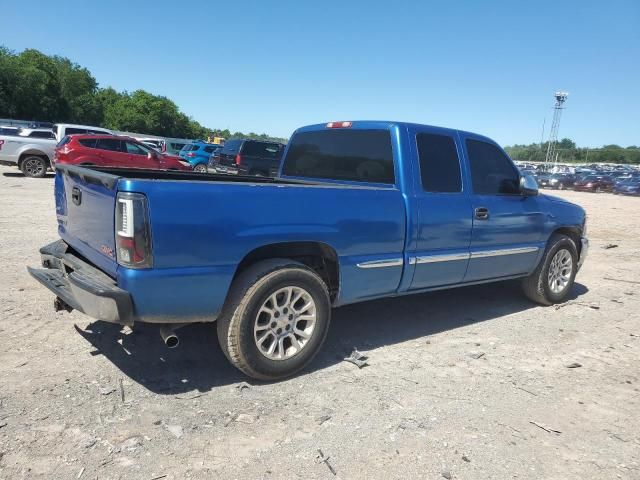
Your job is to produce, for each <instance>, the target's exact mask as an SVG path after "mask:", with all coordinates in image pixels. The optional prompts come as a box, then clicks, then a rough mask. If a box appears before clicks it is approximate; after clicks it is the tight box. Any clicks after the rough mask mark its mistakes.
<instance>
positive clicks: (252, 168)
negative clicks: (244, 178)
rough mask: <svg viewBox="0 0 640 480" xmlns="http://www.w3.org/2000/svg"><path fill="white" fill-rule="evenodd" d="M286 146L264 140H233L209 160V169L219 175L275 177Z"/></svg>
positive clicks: (226, 143) (227, 142) (228, 141)
mask: <svg viewBox="0 0 640 480" xmlns="http://www.w3.org/2000/svg"><path fill="white" fill-rule="evenodd" d="M284 147H285V146H284V144H282V143H277V142H267V141H263V140H246V139H231V140H227V141H226V142H225V144H224V147H222V148H221V149H220V150H218V151H217V152H216V153H214V154H213V155H212V157H211V159H210V160H209V168H210V169H212V170H213V171H215V172H218V173H228V174H232V175H255V176H261V177H275V176H276V175H277V174H278V169H279V167H280V159H281V158H282V152H283V151H284Z"/></svg>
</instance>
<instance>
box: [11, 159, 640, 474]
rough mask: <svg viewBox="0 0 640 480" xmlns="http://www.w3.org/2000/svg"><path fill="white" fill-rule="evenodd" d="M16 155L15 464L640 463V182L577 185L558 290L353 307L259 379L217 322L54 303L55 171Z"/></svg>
mask: <svg viewBox="0 0 640 480" xmlns="http://www.w3.org/2000/svg"><path fill="white" fill-rule="evenodd" d="M0 173H1V174H2V175H0V192H2V193H1V198H2V207H3V208H2V210H1V211H0V229H1V232H0V245H1V246H2V261H3V268H2V271H1V273H0V283H1V284H2V285H3V289H2V290H1V291H0V309H1V310H0V311H1V312H2V315H1V316H0V333H1V338H2V342H1V343H2V348H1V349H0V382H1V383H0V385H1V389H0V478H7V479H9V478H11V479H14V478H56V479H63V478H64V479H66V478H69V479H72V478H74V479H75V478H81V479H95V478H100V479H106V478H114V479H115V478H122V479H147V480H151V479H160V478H166V479H183V478H256V479H257V478H265V479H272V478H273V479H281V478H287V479H288V478H304V479H308V478H319V479H323V478H326V479H329V478H346V479H359V478H385V479H387V478H427V479H441V478H453V479H485V478H496V479H505V478H519V479H568V478H572V479H573V478H575V479H587V478H589V479H591V478H594V479H611V478H624V479H640V419H639V413H640V362H639V360H640V313H639V309H638V307H639V304H640V290H639V289H638V286H639V285H640V273H639V270H640V268H639V267H640V253H639V252H640V220H639V219H640V216H639V215H638V208H639V207H640V199H638V198H626V197H625V198H623V197H616V196H613V195H609V194H598V195H596V194H589V193H575V192H562V194H561V195H562V196H563V197H565V198H568V199H569V200H572V201H575V202H577V203H579V204H581V205H583V206H584V207H585V208H586V209H587V211H588V213H589V219H590V220H589V236H590V238H591V251H590V256H589V258H588V261H587V263H586V265H585V267H584V268H583V270H582V271H581V272H580V274H579V275H578V278H577V284H576V286H575V289H574V292H573V300H572V301H570V302H569V303H568V304H565V305H564V306H562V307H561V308H556V307H549V308H542V307H537V306H534V305H532V304H531V303H529V302H527V301H526V300H524V299H523V297H522V296H521V295H520V293H519V290H518V287H517V285H514V284H512V283H506V284H494V285H489V286H481V287H469V288H465V289H461V290H454V291H449V292H440V293H433V294H425V295H417V296H413V297H405V298H401V299H390V300H384V301H376V302H371V303H367V304H360V305H355V306H350V307H344V308H341V309H338V310H336V311H335V312H334V320H333V324H332V327H331V331H330V334H329V337H328V339H327V342H326V344H325V347H324V349H323V351H322V353H321V354H320V355H319V356H318V357H317V359H316V360H315V361H314V363H313V364H312V366H311V367H310V368H309V369H308V370H307V371H306V372H305V373H304V374H302V375H299V376H297V377H295V378H293V379H291V380H288V381H284V382H280V383H273V384H261V383H256V382H251V381H247V379H246V378H243V376H242V375H241V374H240V373H238V372H237V371H236V370H235V369H233V368H232V367H231V366H230V365H229V364H228V363H227V362H226V360H225V359H224V357H223V355H222V353H221V352H220V349H219V347H218V345H217V341H216V339H215V335H214V332H213V329H212V328H211V327H210V326H209V327H207V326H194V327H189V328H186V329H184V330H183V331H182V332H181V333H182V336H181V346H180V348H178V349H175V350H167V349H166V348H165V347H164V345H163V344H162V342H161V339H160V337H159V335H158V334H157V331H156V329H153V328H150V327H140V328H138V327H136V330H135V332H132V331H130V330H128V329H124V330H122V331H121V330H120V329H118V328H117V327H114V326H111V325H108V324H104V323H101V322H96V323H92V322H91V320H90V319H88V318H86V317H84V316H83V315H81V314H78V313H77V312H74V313H73V314H62V313H58V314H56V313H54V312H53V310H52V300H53V297H52V295H51V294H50V293H49V292H48V291H46V290H45V289H44V288H43V287H41V286H40V285H39V284H37V283H36V282H35V281H34V280H32V279H31V278H30V277H29V276H28V274H27V272H26V270H25V266H26V265H38V263H39V255H38V248H39V247H40V246H41V245H44V244H45V243H47V242H50V241H53V240H55V239H56V230H55V210H54V201H53V192H52V189H53V179H52V178H47V179H43V180H37V179H27V178H23V177H21V176H19V175H18V174H17V173H15V170H13V169H10V168H6V167H0ZM608 244H615V245H617V247H615V248H609V249H606V248H604V247H605V246H606V245H608ZM461 299H463V300H462V301H461ZM354 346H355V347H357V348H358V349H359V350H360V351H362V352H364V353H366V354H367V355H368V356H369V363H370V366H368V367H365V368H363V369H361V370H359V369H358V368H357V367H356V366H354V365H352V364H350V363H346V362H344V361H342V358H343V357H344V356H345V355H347V354H348V353H349V352H350V351H351V348H352V347H354ZM578 364H579V365H580V366H577V365H578ZM571 366H573V367H576V368H571ZM245 381H247V383H244V382H245ZM319 450H320V451H322V454H323V457H320V458H319V456H320V454H319ZM323 458H324V459H328V460H327V461H326V462H322V459H323ZM332 470H333V472H335V474H334V473H332ZM334 475H335V476H334Z"/></svg>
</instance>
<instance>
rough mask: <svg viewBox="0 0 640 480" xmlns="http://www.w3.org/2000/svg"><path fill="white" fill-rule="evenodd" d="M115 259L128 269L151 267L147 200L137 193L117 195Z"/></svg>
mask: <svg viewBox="0 0 640 480" xmlns="http://www.w3.org/2000/svg"><path fill="white" fill-rule="evenodd" d="M116 258H117V259H118V263H119V264H120V265H122V266H124V267H129V268H149V267H151V266H152V265H153V257H152V254H151V230H150V227H149V209H148V207H147V198H146V197H145V196H144V195H141V194H139V193H125V192H122V193H118V196H117V199H116Z"/></svg>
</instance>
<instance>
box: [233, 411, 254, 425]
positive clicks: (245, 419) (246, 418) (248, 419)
mask: <svg viewBox="0 0 640 480" xmlns="http://www.w3.org/2000/svg"><path fill="white" fill-rule="evenodd" d="M234 420H235V421H236V422H238V423H248V424H251V423H255V421H256V420H257V417H255V416H254V415H247V414H246V413H239V414H238V415H236V418H234Z"/></svg>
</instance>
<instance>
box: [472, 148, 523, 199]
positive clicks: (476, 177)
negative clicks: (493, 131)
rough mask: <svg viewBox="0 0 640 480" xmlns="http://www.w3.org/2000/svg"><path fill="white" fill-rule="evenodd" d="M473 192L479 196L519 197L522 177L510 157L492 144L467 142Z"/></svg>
mask: <svg viewBox="0 0 640 480" xmlns="http://www.w3.org/2000/svg"><path fill="white" fill-rule="evenodd" d="M466 143H467V153H468V154H469V163H470V165H471V181H472V185H473V191H474V193H476V194H479V195H518V194H519V193H520V175H519V174H518V170H516V167H515V166H514V165H513V163H512V162H511V160H510V159H509V157H507V156H506V155H505V154H504V153H503V152H502V150H500V149H499V148H498V147H496V146H495V145H492V144H490V143H486V142H481V141H479V140H471V139H468V140H467V142H466Z"/></svg>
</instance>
